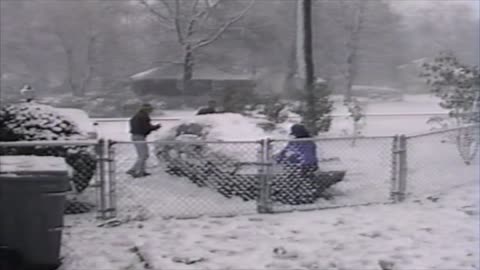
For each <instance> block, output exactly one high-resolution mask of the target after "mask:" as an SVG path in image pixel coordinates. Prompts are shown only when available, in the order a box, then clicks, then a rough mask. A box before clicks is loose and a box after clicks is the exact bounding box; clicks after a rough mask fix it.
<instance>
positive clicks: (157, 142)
mask: <svg viewBox="0 0 480 270" xmlns="http://www.w3.org/2000/svg"><path fill="white" fill-rule="evenodd" d="M144 143H147V144H192V145H195V144H197V145H199V144H260V143H262V141H261V140H257V141H238V140H233V141H212V140H207V141H203V140H199V141H195V140H178V141H174V140H156V141H115V140H110V141H109V144H110V145H112V144H144Z"/></svg>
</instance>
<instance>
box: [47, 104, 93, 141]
mask: <svg viewBox="0 0 480 270" xmlns="http://www.w3.org/2000/svg"><path fill="white" fill-rule="evenodd" d="M55 110H56V111H57V112H58V113H59V114H60V115H62V116H63V117H65V118H66V119H68V120H69V121H70V122H72V123H74V124H75V125H76V126H77V127H78V129H79V131H80V132H81V133H82V134H85V135H87V134H88V133H95V132H96V130H95V127H94V125H93V122H92V120H91V119H90V117H89V116H88V114H87V113H86V112H85V111H83V110H80V109H71V108H55Z"/></svg>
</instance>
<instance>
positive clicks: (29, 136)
mask: <svg viewBox="0 0 480 270" xmlns="http://www.w3.org/2000/svg"><path fill="white" fill-rule="evenodd" d="M0 120H1V122H2V124H3V125H2V126H1V127H0V128H2V130H3V129H5V130H4V131H3V132H5V133H3V132H2V135H3V136H2V138H1V141H12V140H14V141H16V140H28V141H32V140H49V141H51V140H59V139H85V137H84V136H82V134H81V132H80V129H79V128H78V126H77V125H76V124H75V123H73V122H72V121H70V120H69V119H68V118H67V117H64V116H63V115H61V114H59V113H58V112H57V110H56V109H55V108H53V107H51V106H48V105H41V104H36V103H22V104H16V105H9V106H5V107H2V108H1V109H0ZM6 134H8V135H10V136H8V135H6Z"/></svg>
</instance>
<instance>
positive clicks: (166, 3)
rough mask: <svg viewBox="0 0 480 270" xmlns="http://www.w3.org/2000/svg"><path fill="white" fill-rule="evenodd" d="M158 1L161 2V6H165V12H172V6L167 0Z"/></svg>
mask: <svg viewBox="0 0 480 270" xmlns="http://www.w3.org/2000/svg"><path fill="white" fill-rule="evenodd" d="M160 3H162V4H163V6H164V7H165V9H167V12H168V14H172V13H173V12H172V8H171V7H170V5H169V4H168V2H167V0H160Z"/></svg>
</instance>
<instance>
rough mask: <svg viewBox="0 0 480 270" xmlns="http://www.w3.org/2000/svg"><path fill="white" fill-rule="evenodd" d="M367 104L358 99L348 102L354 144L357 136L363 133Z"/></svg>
mask: <svg viewBox="0 0 480 270" xmlns="http://www.w3.org/2000/svg"><path fill="white" fill-rule="evenodd" d="M364 107H365V105H362V104H361V103H360V101H358V100H357V99H355V98H354V99H352V102H350V103H348V104H347V108H348V112H349V116H348V118H349V119H350V121H351V122H352V126H353V134H352V135H353V137H354V139H353V140H352V146H355V138H356V137H357V136H360V135H361V134H362V128H363V126H364V124H365V122H364V121H362V120H364V119H365V108H364Z"/></svg>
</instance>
